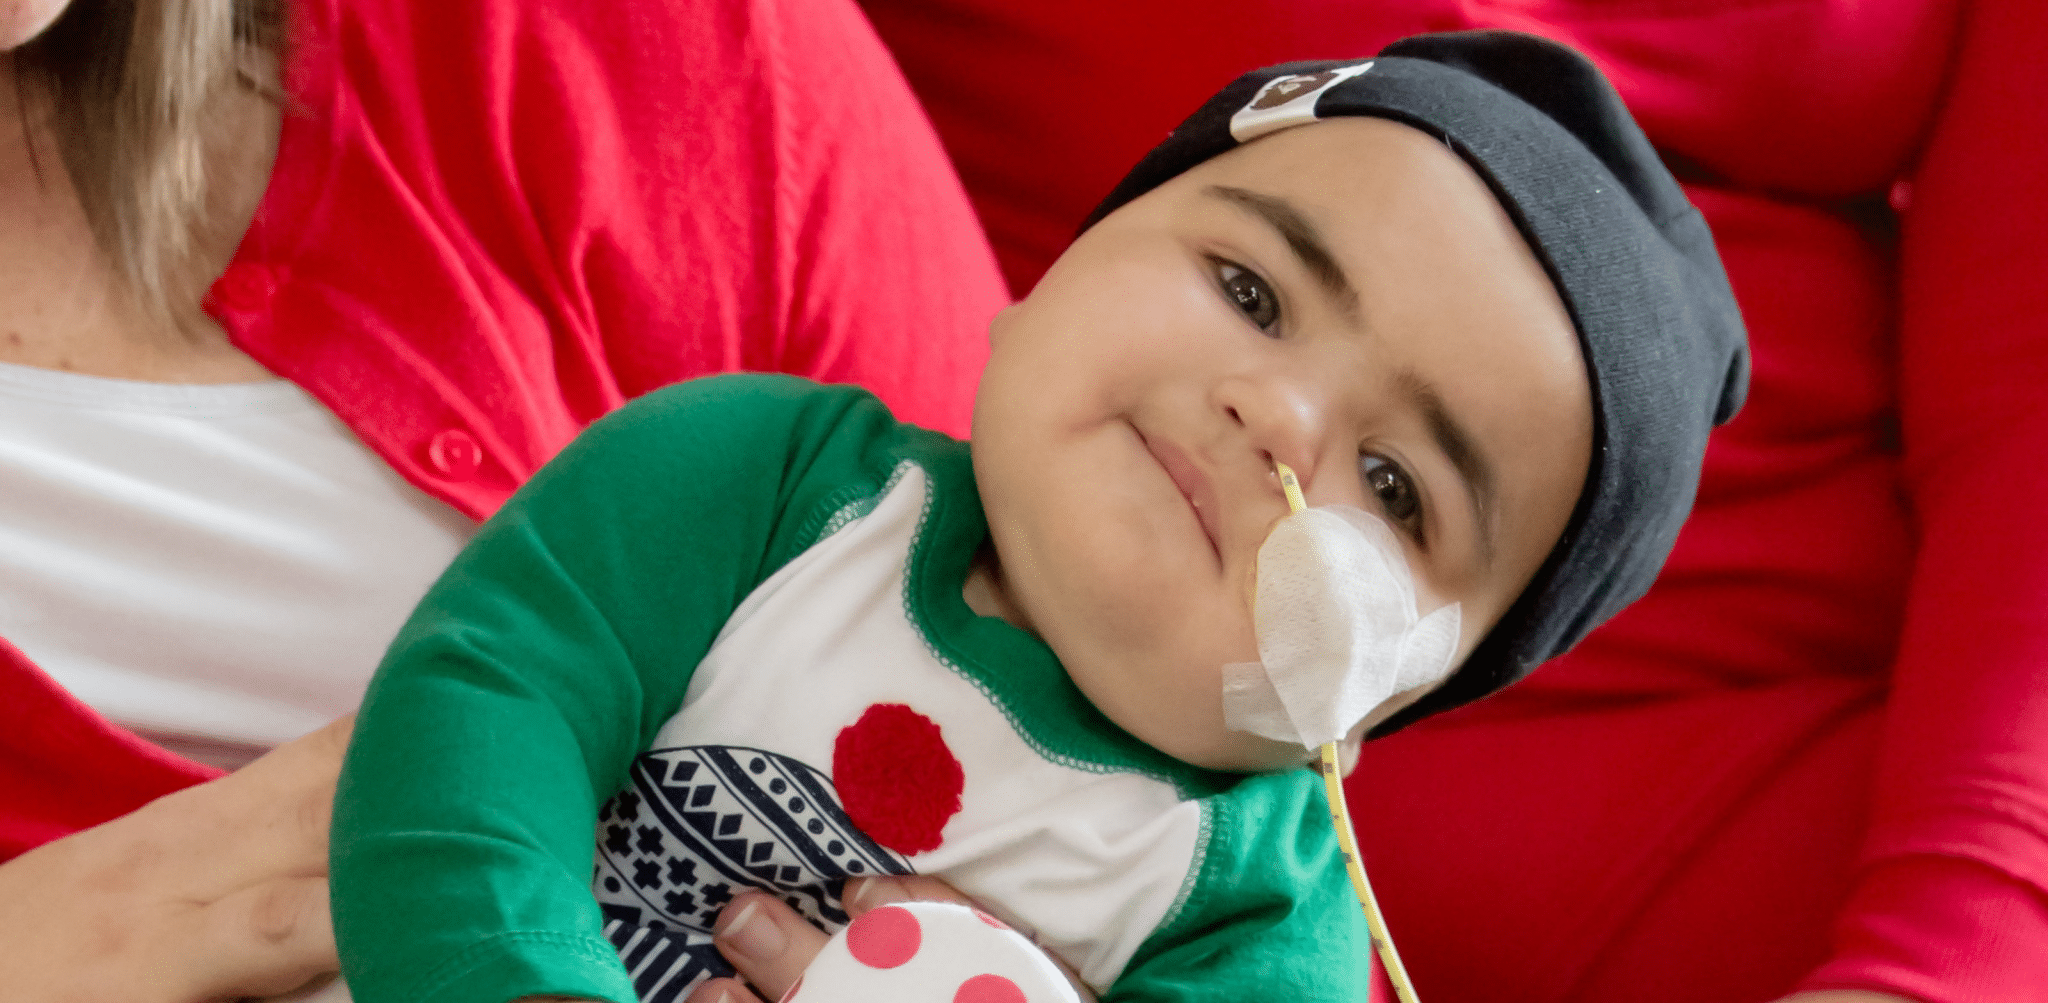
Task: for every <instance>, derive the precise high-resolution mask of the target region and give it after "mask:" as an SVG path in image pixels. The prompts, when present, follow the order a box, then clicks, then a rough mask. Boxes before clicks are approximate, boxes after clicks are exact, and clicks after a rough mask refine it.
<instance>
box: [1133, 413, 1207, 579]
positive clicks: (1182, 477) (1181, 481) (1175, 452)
mask: <svg viewBox="0 0 2048 1003" xmlns="http://www.w3.org/2000/svg"><path fill="white" fill-rule="evenodd" d="M1138 441H1139V442H1141V443H1143V444H1144V446H1145V450H1146V452H1149V453H1151V454H1152V459H1153V460H1154V461H1156V462H1157V463H1158V464H1159V467H1160V469H1162V470H1164V471H1166V476H1167V478H1168V479H1169V480H1171V481H1173V486H1174V488H1175V489H1177V490H1178V491H1179V492H1180V496H1181V499H1182V500H1184V501H1186V502H1187V503H1188V508H1189V509H1190V510H1191V511H1193V512H1194V515H1195V522H1196V523H1197V524H1198V525H1200V526H1201V527H1202V535H1204V536H1206V537H1208V539H1209V550H1210V551H1211V552H1212V553H1214V554H1215V555H1216V560H1217V561H1218V562H1219V563H1221V561H1222V560H1223V548H1222V547H1221V546H1219V545H1218V544H1217V533H1216V499H1215V495H1214V494H1213V493H1212V492H1211V491H1210V487H1209V479H1208V478H1206V477H1204V476H1202V472H1201V471H1200V470H1198V469H1197V468H1196V467H1195V465H1194V463H1193V461H1191V460H1189V459H1188V456H1187V454H1186V453H1183V452H1181V450H1180V449H1179V447H1176V446H1175V445H1174V444H1173V443H1171V442H1168V441H1166V440H1164V439H1159V440H1156V441H1155V440H1153V439H1150V438H1147V437H1146V436H1145V433H1144V432H1142V431H1141V432H1138Z"/></svg>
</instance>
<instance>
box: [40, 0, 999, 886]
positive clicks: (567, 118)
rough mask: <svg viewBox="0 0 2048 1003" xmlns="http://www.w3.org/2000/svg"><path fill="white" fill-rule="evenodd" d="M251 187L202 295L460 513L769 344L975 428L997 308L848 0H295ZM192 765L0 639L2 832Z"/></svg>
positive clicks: (179, 777)
mask: <svg viewBox="0 0 2048 1003" xmlns="http://www.w3.org/2000/svg"><path fill="white" fill-rule="evenodd" d="M291 6H292V7H293V10H294V21H293V25H292V33H291V39H292V42H291V45H292V50H293V55H292V58H291V60H290V63H289V71H288V74H287V77H288V80H287V84H288V89H289V91H290V93H291V95H292V101H291V102H290V104H289V106H288V108H287V112H286V117H285V124H284V132H283V136H282V139H281V141H280V147H279V151H278V155H277V163H276V167H275V169H274V172H273V177H272V181H271V184H270V188H269V190H268V192H267V194H266V195H265V198H264V201H263V203H262V207H261V209H260V211H259V212H258V214H257V217H256V221H255V223H254V225H253V226H252V227H251V228H250V230H249V233H248V236H247V237H246V238H245V239H244V240H243V243H242V245H241V247H240V249H239V250H238V252H237V254H236V257H235V260H234V263H233V264H232V265H231V266H230V267H229V268H228V270H227V272H226V274H225V275H223V276H222V277H221V279H220V281H219V282H218V283H216V284H215V285H214V287H213V290H212V295H211V302H210V303H209V304H208V305H209V309H210V310H211V311H212V313H213V314H214V316H215V317H216V318H218V319H219V320H220V322H221V323H222V324H223V325H224V326H225V327H226V328H227V330H228V332H229V334H230V336H231V337H233V339H234V341H235V343H236V344H237V345H238V346H240V347H241V348H242V349H243V350H244V351H247V352H248V353H249V354H250V355H252V356H254V357H255V358H256V359H257V360H258V361H260V362H262V363H263V364H264V365H266V366H268V367H269V368H270V369H271V370H272V371H273V372H275V373H277V374H279V375H280V376H283V377H285V378H287V379H290V380H292V381H294V382H296V383H298V384H299V385H300V386H303V387H305V388H306V389H307V390H308V391H310V392H311V393H312V394H313V395H314V396H315V397H317V398H319V399H320V400H321V401H322V402H323V403H325V404H326V405H327V406H328V407H329V408H331V409H332V410H333V411H334V412H335V414H337V415H338V416H340V417H341V419H342V420H343V421H344V422H346V423H347V424H348V426H349V427H350V428H351V429H353V430H354V431H355V433H356V434H357V435H358V436H360V437H361V438H362V439H363V441H364V442H365V443H367V444H368V445H369V447H370V448H371V449H373V450H375V451H376V452H377V453H378V454H379V455H381V456H382V457H383V458H384V459H385V460H387V461H388V462H390V464H391V465H392V466H393V467H394V468H396V469H397V470H398V471H399V472H400V473H402V474H403V475H404V476H405V477H406V478H407V479H408V480H410V481H412V482H413V483H414V484H417V485H418V486H419V487H421V488H422V489H424V490H426V491H427V492H429V493H431V494H433V495H435V496H436V497H439V498H441V499H442V500H443V501H446V502H447V503H449V504H450V505H453V506H455V507H456V508H458V509H460V510H462V511H463V512H465V513H468V514H469V515H471V516H474V517H478V518H481V517H483V516H486V515H488V514H490V513H491V512H492V511H493V510H495V509H496V508H497V506H498V505H499V504H500V503H501V502H502V501H503V500H504V499H505V497H506V496H507V495H508V494H509V493H510V492H511V491H512V490H513V488H514V487H515V486H517V485H518V484H519V483H521V482H522V481H524V480H525V479H526V477H527V476H528V475H529V474H531V473H532V472H533V471H534V470H535V469H536V468H537V467H539V466H540V465H541V464H542V463H543V462H545V461H546V460H547V459H548V458H549V457H550V456H552V455H553V454H554V453H555V451H556V450H558V449H560V448H561V447H562V445H563V444H564V443H566V442H567V441H568V440H569V439H570V438H571V437H572V436H574V435H575V434H576V432H577V431H578V430H579V429H581V428H582V427H583V426H584V425H586V424H588V423H589V422H590V421H591V420H592V419H594V418H596V417H598V416H599V415H602V414H604V413H605V412H607V411H609V410H610V409H612V408H614V407H617V406H618V404H619V403H620V402H621V401H623V400H625V399H627V398H629V397H632V396H634V395H637V394H640V393H644V392H646V391H648V390H650V389H653V388H655V387H658V386H661V385H663V384H666V383H670V382H673V381H676V380H679V379H684V378H687V377H691V376H697V375H703V374H706V373H711V372H718V371H724V370H734V369H753V370H779V371H785V372H794V373H800V374H803V375H807V376H811V377H815V378H818V379H821V380H827V381H843V382H857V383H860V384H863V385H866V386H868V387H870V388H872V389H874V390H876V391H877V392H878V393H879V394H880V395H881V397H882V398H883V399H884V400H885V401H887V402H888V403H889V404H890V405H891V406H892V407H893V408H895V409H896V411H897V413H898V414H899V415H900V416H902V417H904V418H905V419H906V420H910V421H916V422H920V423H924V424H928V425H932V426H935V427H938V428H941V429H945V430H947V431H950V432H953V433H954V434H958V435H964V434H965V433H966V431H967V424H968V415H969V411H970V405H971V401H972V396H973V389H974V385H975V381H976V378H977V376H978V375H979V373H980V371H981V365H982V362H983V361H984V359H985V357H986V340H985V328H986V325H987V322H988V319H989V318H990V317H991V316H992V315H993V314H994V313H995V311H996V310H997V309H998V308H1000V307H1001V305H1002V304H1003V303H1004V302H1006V300H1007V297H1006V295H1005V293H1004V291H1003V288H1002V284H1001V280H1000V278H999V277H998V275H997V273H996V270H995V265H994V261H993V259H992V257H991V256H990V253H989V249H988V245H987V242H986V240H985V239H984V238H983V237H982V235H981V231H980V229H979V228H978V226H977V225H976V223H975V220H974V217H973V213H972V210H971V209H970V208H969V207H968V205H967V201H966V197H965V195H964V193H963V192H962V191H961V189H960V186H959V183H958V181H957V180H956V179H955V177H954V175H953V174H952V171H951V168H950V166H949V165H948V164H947V162H946V160H945V154H944V152H943V151H942V150H941V149H940V147H939V145H938V142H937V140H936V138H935V137H934V136H933V135H932V133H931V130H930V126H929V125H928V124H927V123H926V121H925V119H924V117H923V115H922V113H921V112H920V111H919V109H918V107H917V105H916V103H915V99H914V98H912V97H911V95H910V93H909V91H908V90H907V88H905V87H904V84H903V81H902V78H901V76H900V75H899V74H898V72H897V70H896V68H895V67H894V65H893V64H891V63H890V61H889V58H888V55H887V53H886V52H885V51H884V50H883V48H882V46H881V45H880V43H879V42H878V41H877V40H876V39H875V37H874V34H873V32H872V30H871V29H869V27H868V26H867V24H866V23H865V22H864V21H863V20H862V19H861V17H860V14H859V12H858V11H857V10H856V9H854V8H853V7H852V5H851V4H840V3H832V2H829V0H828V2H824V3H806V4H804V5H803V10H802V11H801V12H797V11H791V10H784V9H783V4H782V3H781V0H701V2H699V3H696V4H695V5H693V8H692V9H691V10H689V11H687V12H685V11H681V10H678V9H677V8H675V6H674V5H673V4H671V3H668V2H667V0H647V2H644V3H638V2H625V3H622V2H617V0H609V2H605V3H582V2H565V3H538V2H532V0H426V2H411V0H295V2H294V3H293V4H292V5H291ZM210 775H211V771H209V770H207V769H206V768H205V767H201V766H199V765H197V764H194V763H190V762H187V761H184V760H182V759H178V758H176V757H173V756H170V755H168V754H166V753H164V752H162V751H160V750H158V749H156V748H155V747H153V746H151V745H149V744H148V743H145V742H143V741H141V740H140V739H138V738H136V737H134V736H132V735H129V734H128V733H126V732H124V731H122V730H120V729H117V728H113V727H112V726H110V725H108V724H107V723H106V722H105V721H103V720H102V719H100V718H99V717H98V715H96V714H93V713H92V712H91V711H90V710H87V709H86V708H85V707H83V706H82V705H80V704H78V703H77V702H76V701H74V700H72V699H71V698H70V697H69V696H67V695H65V694H64V692H63V691H62V690H61V689H60V688H58V687H57V686H55V685H54V684H53V683H51V682H50V681H49V680H48V679H47V677H45V676H44V675H43V674H42V673H41V672H39V671H37V670H36V669H35V667H34V666H32V665H30V664H29V663H28V661H27V660H26V659H25V658H23V657H22V656H21V655H20V653H19V652H18V651H16V650H15V649H14V648H13V647H11V646H9V645H7V644H5V643H4V642H0V859H4V858H5V857H8V856H12V855H14V854H16V853H19V852H20V851H21V850H23V849H26V848H28V847H31V846H34V845H37V844H39V843H42V842H44V841H47V840H49V839H52V838H55V837H57V836H60V835H63V834H64V833H67V832H70V831H73V830H75V829H77V828H79V827H82V826H87V825H91V824H94V823H97V822H100V821H103V820H105V819H108V818H112V817H114V816H116V815H119V814H122V813H125V812H127V811H129V810H132V809H133V808H135V807H138V806H140V805H141V804H143V803H145V802H147V801H148V800H150V799H151V798H153V797H156V796H158V795H160V794H163V793H165V792H167V791H170V790H174V789H176V788H178V787H180V786H183V785H185V784H189V783H192V782H194V781H196V780H199V779H202V778H205V777H207V776H210Z"/></svg>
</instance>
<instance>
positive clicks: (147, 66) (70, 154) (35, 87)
mask: <svg viewBox="0 0 2048 1003" xmlns="http://www.w3.org/2000/svg"><path fill="white" fill-rule="evenodd" d="M284 2H285V0H75V2H73V3H72V5H71V7H70V9H69V10H66V11H65V12H64V14H63V15H62V16H61V17H59V18H58V19H57V21H56V22H55V23H53V24H52V25H50V27H49V28H48V29H47V30H45V31H44V32H43V33H42V34H40V35H39V36H37V37H36V38H35V39H33V40H31V41H30V42H28V43H27V44H25V45H22V46H21V47H19V48H17V49H16V50H15V53H14V54H15V60H16V61H15V66H16V69H17V72H18V73H19V74H20V77H19V79H18V82H17V86H18V87H19V88H20V89H21V92H20V93H19V94H17V95H15V97H16V99H17V100H21V101H23V102H25V101H26V100H27V99H28V97H29V96H30V95H33V96H35V97H36V98H38V99H46V100H48V101H49V102H50V108H51V111H52V112H53V113H54V114H53V115H52V116H51V119H52V124H53V128H54V130H55V132H56V135H57V139H58V147H59V149H60V150H61V151H62V154H63V159H64V168H65V171H66V172H67V173H68V174H69V176H70V179H71V184H72V187H73V188H74V189H76V191H77V193H78V199H79V201H80V203H81V204H82V205H83V206H84V209H85V215H86V219H87V220H88V221H89V222H90V223H91V225H92V229H93V235H94V237H95V239H96V240H97V242H98V244H99V246H100V248H101V250H102V251H103V252H104V253H105V254H106V255H107V257H108V259H109V260H110V262H111V263H112V265H113V267H114V271H115V273H116V274H117V275H118V276H119V277H120V278H122V279H123V280H124V281H125V283H126V285H127V286H128V289H129V291H130V292H132V293H133V294H134V297H135V299H136V302H137V305H138V306H140V307H142V308H143V309H144V310H145V311H146V312H147V313H148V314H151V315H154V316H155V317H157V318H158V319H160V320H166V321H172V322H174V323H175V321H176V319H177V317H178V315H179V314H180V313H182V312H183V310H182V309H181V307H183V308H184V309H189V304H180V303H178V302H176V299H177V298H178V297H181V296H187V295H189V293H190V291H191V290H194V289H197V288H201V287H200V286H199V285H198V283H200V282H203V281H204V280H206V279H209V278H211V276H210V275H205V274H200V271H201V270H202V269H205V268H206V267H207V265H208V262H205V261H203V260H201V259H202V256H203V255H205V254H206V252H207V251H208V250H209V249H211V248H214V247H217V246H218V245H219V242H220V240H221V239H222V238H229V239H231V238H232V237H234V236H238V235H233V234H226V233H224V232H222V231H223V230H224V229H225V227H226V226H227V225H228V222H227V221H226V220H224V219H223V218H222V217H223V216H225V215H227V213H226V212H225V211H224V206H223V204H222V201H221V197H220V194H219V190H220V189H221V188H222V186H221V185H220V184H219V183H218V179H217V178H214V177H211V176H210V174H211V172H210V171H209V167H211V166H212V165H214V164H215V163H217V162H218V161H217V157H218V154H219V152H220V150H221V149H222V148H223V147H224V146H225V145H226V144H227V143H229V142H232V141H234V140H236V139H238V138H239V137H237V136H234V135H229V134H228V133H230V132H231V130H226V129H223V128H221V123H222V122H223V121H233V119H232V118H231V117H229V116H228V115H227V113H228V112H229V111H230V110H231V101H232V100H233V99H235V98H237V97H239V96H241V95H245V94H248V93H250V92H255V93H258V94H263V95H266V96H269V97H271V98H272V99H279V98H280V97H281V95H280V94H279V91H278V86H277V83H276V74H275V70H274V69H273V67H275V66H276V65H277V64H278V61H279V60H280V59H281V58H282V56H283V52H282V49H283V42H284ZM30 149H31V150H33V149H34V147H33V145H31V147H30ZM38 169H39V170H40V165H38ZM214 264H218V263H217V262H216V263H214Z"/></svg>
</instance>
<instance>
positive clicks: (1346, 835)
mask: <svg viewBox="0 0 2048 1003" xmlns="http://www.w3.org/2000/svg"><path fill="white" fill-rule="evenodd" d="M1273 470H1274V472H1275V473H1277V474H1279V475H1280V490H1281V492H1283V493H1284V494H1286V495H1287V509H1288V511H1289V512H1299V511H1301V510H1302V509H1305V508H1307V507H1308V503H1307V502H1306V501H1303V500H1302V497H1301V480H1300V478H1297V477H1295V476H1294V470H1293V468H1291V467H1289V466H1288V465H1287V464H1285V463H1282V462H1280V461H1279V460H1274V461H1273ZM1316 768H1317V770H1319V771H1320V772H1321V773H1322V775H1323V793H1324V794H1326V795H1327V796H1328V800H1329V803H1330V825H1331V826H1333V827H1334V828H1335V829H1336V830H1337V849H1338V850H1340V851H1342V853H1343V854H1344V872H1345V873H1346V874H1348V875H1350V876H1351V890H1352V891H1353V892H1355V893H1357V895H1358V904H1359V905H1360V906H1362V907H1364V909H1365V926H1366V929H1367V930H1368V931H1369V932H1370V933H1371V934H1372V949H1373V953H1375V954H1377V955H1378V956H1379V959H1380V966H1381V967H1382V968H1385V969H1386V972H1387V981H1388V982H1391V983H1393V986H1394V996H1395V997H1396V998H1397V999H1398V1000H1399V1001H1400V1003H1418V1001H1417V1000H1416V997H1415V986H1414V984H1413V983H1410V982H1409V981H1408V969H1406V968H1403V967H1402V966H1401V955H1400V952H1398V951H1395V950H1394V940H1393V938H1391V937H1389V936H1387V921H1386V918H1385V917H1383V916H1381V915H1380V905H1379V901H1378V900H1377V899H1375V898H1373V895H1372V883H1371V882H1369V881H1367V880H1365V866H1364V865H1363V864H1361V863H1360V862H1359V860H1358V837H1357V836H1356V835H1354V834H1353V833H1352V831H1351V812H1350V811H1349V810H1348V809H1347V808H1346V807H1345V806H1344V771H1343V769H1342V768H1341V767H1340V766H1339V765H1338V763H1337V743H1335V742H1325V743H1323V749H1322V757H1321V759H1320V760H1319V761H1318V762H1317V764H1316Z"/></svg>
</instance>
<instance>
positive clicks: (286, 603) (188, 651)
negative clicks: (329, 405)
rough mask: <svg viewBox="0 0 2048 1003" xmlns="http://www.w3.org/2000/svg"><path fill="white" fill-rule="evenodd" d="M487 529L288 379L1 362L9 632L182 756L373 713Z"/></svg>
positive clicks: (4, 608)
mask: <svg viewBox="0 0 2048 1003" xmlns="http://www.w3.org/2000/svg"><path fill="white" fill-rule="evenodd" d="M474 529H475V527H474V525H473V524H472V523H471V522H470V521H469V519H468V518H466V517H465V516H463V515H461V514H460V513H457V512H456V511H454V510H453V509H451V508H448V507H447V506H445V505H443V504H442V503H440V502H439V501H437V500H435V499H432V498H430V497H428V496H427V495H425V494H423V493H421V492H420V491H419V490H418V489H417V488H415V487H413V486H412V485H411V484H408V483H407V482H406V481H405V480H404V479H403V478H401V477H399V476H398V475H397V474H396V473H394V472H393V471H392V470H391V469H390V467H389V466H387V465H386V464H385V463H384V461H383V460H381V459H379V458H378V457H377V456H376V455H375V454H374V453H372V452H371V451H370V450H369V449H368V448H367V447H366V446H364V445H363V443H362V442H361V441H360V440H358V439H356V437H355V436H354V435H353V434H351V433H350V432H349V431H348V429H347V428H346V427H345V426H343V425H342V424H341V423H340V422H339V421H338V420H336V419H335V418H334V416H333V415H332V414H330V413H328V411H327V410H326V409H325V408H323V407H322V406H321V405H320V404H319V403H317V402H315V401H314V400H313V399H312V397H310V396H308V395H307V394H306V393H305V392H304V391H303V390H300V389H299V388H298V387H296V386H294V385H293V384H291V383H289V382H286V381H284V380H272V381H266V382H261V383H238V384H227V385H212V386H191V385H179V384H164V383H144V382H135V381H131V380H115V379H106V378H102V377H94V376H80V375H77V374H74V373H64V372H57V371H53V370H46V369H37V368H30V367H26V366H16V365H8V364H0V636H4V637H6V638H7V639H8V640H9V641H11V642H13V643H14V644H15V646H17V647H19V648H20V649H21V650H22V651H23V652H24V653H26V654H27V655H28V656H29V657H30V658H32V659H34V660H35V661H36V663H37V664H39V665H41V666H42V667H43V668H44V670H46V671H47V672H49V673H50V675H51V676H52V677H54V678H55V679H56V680H57V681H58V682H60V683H62V684H63V685H64V686H65V687H66V688H68V689H69V690H70V691H71V692H72V693H74V694H76V695H77V696H78V697H79V698H80V699H82V700H84V701H85V702H86V703H88V704H90V705H91V706H93V707H94V708H96V709H98V710H99V711H100V712H101V713H103V714H105V715H107V716H108V717H109V718H111V719H112V720H114V721H116V722H118V723H120V724H122V725H125V726H128V727H131V728H134V729H136V730H138V731H140V732H142V733H144V734H146V735H149V736H150V737H152V738H156V739H158V740H159V741H163V742H165V744H167V745H170V746H172V747H173V748H176V749H178V751H183V752H187V753H188V754H191V753H193V752H203V751H205V748H206V747H207V746H209V745H211V746H214V747H216V750H215V751H216V752H218V753H220V754H218V755H214V756H210V757H206V758H212V759H214V760H215V761H217V762H218V761H222V760H228V761H230V765H232V760H234V759H243V758H247V755H248V754H250V753H251V752H253V751H260V750H261V749H263V748H267V747H269V746H272V745H275V744H277V743H279V742H282V741H285V740H288V739H291V738H294V737H297V736H299V735H302V734H304V733H306V732H308V731H311V730H312V729H314V728H316V727H318V726H320V725H321V724H324V723H326V722H327V721H328V720H330V719H332V718H334V717H336V716H338V715H341V714H344V713H347V712H348V711H350V710H352V709H354V708H355V706H356V704H357V703H358V702H359V701H360V700H361V699H362V694H363V689H364V686H365V685H366V684H367V683H368V682H369V677H370V673H371V672H372V671H373V670H374V669H375V668H376V666H377V662H378V660H379V659H380V658H381V657H382V656H383V653H384V648H385V645H386V644H387V643H388V642H389V641H390V639H391V636H392V635H393V634H394V633H396V632H397V629H398V627H399V625H400V624H402V623H403V622H404V620H405V617H406V615H407V614H408V613H409V612H410V611H411V610H412V607H413V605H414V604H415V603H416V602H417V601H418V600H419V598H420V596H421V594H422V593H424V592H425V591H426V588H427V586H428V585H429V584H431V583H432V582H433V580H434V578H435V577H436V576H437V575H438V574H439V573H440V572H441V569H443V568H444V567H446V566H447V564H448V562H449V561H450V560H451V559H453V557H454V556H455V553H456V551H457V550H459V549H461V547H462V545H463V544H464V543H465V542H467V541H468V539H469V536H470V534H471V533H472V532H474ZM181 738H189V739H198V740H200V741H198V742H196V743H181V742H180V741H179V739H181Z"/></svg>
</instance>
